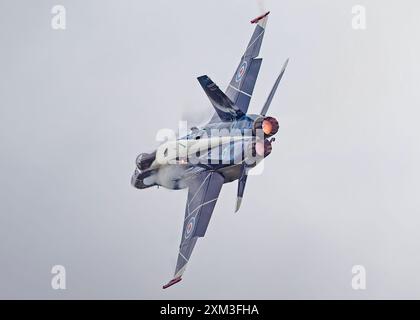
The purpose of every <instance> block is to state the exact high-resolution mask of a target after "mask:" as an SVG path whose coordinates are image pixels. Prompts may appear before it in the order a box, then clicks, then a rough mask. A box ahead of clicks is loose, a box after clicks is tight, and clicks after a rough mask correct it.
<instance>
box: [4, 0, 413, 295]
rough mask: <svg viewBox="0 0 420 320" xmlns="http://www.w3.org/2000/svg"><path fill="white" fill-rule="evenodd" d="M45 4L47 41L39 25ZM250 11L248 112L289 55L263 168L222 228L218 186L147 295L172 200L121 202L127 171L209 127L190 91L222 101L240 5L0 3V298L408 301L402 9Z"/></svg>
mask: <svg viewBox="0 0 420 320" xmlns="http://www.w3.org/2000/svg"><path fill="white" fill-rule="evenodd" d="M56 4H62V5H64V6H65V7H66V9H67V29H66V30H65V31H62V30H61V31H60V30H52V28H51V26H50V23H51V17H52V15H51V13H50V11H51V8H52V7H53V6H54V5H56ZM356 4H362V5H365V6H366V10H367V29H366V30H363V31H360V30H359V31H355V30H353V29H352V27H351V26H352V25H351V21H352V13H351V8H352V6H353V5H356ZM265 6H266V8H267V9H269V10H271V15H270V19H269V21H268V26H267V32H266V35H265V39H264V43H263V47H262V50H261V56H262V57H263V58H264V62H263V66H262V70H261V72H260V76H259V81H258V82H257V85H256V88H255V94H254V97H253V100H252V102H251V107H250V111H251V112H257V111H259V110H260V108H261V106H262V105H263V103H264V101H265V98H266V96H267V94H268V92H269V90H270V89H271V86H272V84H273V82H274V80H275V77H276V76H277V73H278V72H279V70H280V68H281V65H282V64H283V62H284V60H285V59H286V58H287V57H290V63H289V67H288V70H287V72H286V74H285V76H284V78H283V81H282V84H281V86H280V88H279V90H278V93H277V96H276V97H275V100H274V102H273V104H272V106H271V109H270V114H271V115H272V116H275V117H277V118H278V119H279V123H280V130H279V133H278V134H277V138H278V139H277V141H276V143H275V145H274V150H273V153H272V154H271V155H270V157H269V158H268V159H267V161H266V162H265V171H264V173H263V175H261V176H255V177H251V178H250V179H249V182H248V184H247V189H246V191H245V192H246V194H245V199H244V201H243V204H242V208H241V210H240V212H239V213H238V214H234V213H233V212H234V206H235V196H236V183H234V184H228V185H225V186H224V187H223V189H222V192H221V197H220V198H219V201H218V203H217V204H216V208H215V212H214V214H213V218H212V221H211V223H210V226H209V228H208V231H207V234H206V237H205V238H204V239H200V240H199V242H198V244H197V246H196V250H195V252H194V253H193V255H192V259H191V262H190V264H189V267H188V268H187V271H186V273H185V274H184V279H183V281H182V282H181V283H180V284H178V285H176V286H174V287H172V288H171V289H169V290H166V291H163V290H162V289H161V286H162V284H164V283H166V282H167V280H169V279H170V278H171V275H172V274H173V270H174V266H175V262H176V257H177V250H178V246H179V239H180V233H181V227H182V221H183V216H184V206H185V201H186V196H187V193H186V191H185V190H184V191H169V190H165V189H162V188H161V189H159V190H157V189H155V188H151V189H147V190H136V189H134V188H133V187H132V186H131V185H130V177H131V174H132V171H133V170H134V160H135V157H136V155H137V154H139V153H140V152H148V151H151V150H153V148H155V147H156V146H157V142H156V141H155V134H156V132H157V130H158V129H160V128H172V129H176V128H177V125H178V120H179V119H181V118H184V119H185V117H187V118H188V119H201V120H203V119H205V118H206V116H208V115H210V114H211V113H212V110H211V105H210V103H209V101H208V99H207V97H206V96H205V94H204V92H203V91H202V89H201V88H200V86H199V84H198V82H197V80H196V77H197V76H200V75H202V74H208V75H209V76H210V77H211V78H212V79H213V80H214V81H215V82H216V83H217V84H218V85H219V86H221V87H225V86H226V84H227V83H228V82H229V80H230V79H231V77H232V74H233V72H234V70H235V68H236V66H237V63H238V61H239V58H240V56H241V54H242V52H243V50H244V49H245V46H246V43H247V42H248V40H249V38H250V36H251V33H252V31H253V26H251V25H250V24H249V20H250V19H252V18H253V17H255V16H257V15H258V14H259V13H260V12H259V8H258V5H257V2H256V1H255V0H253V1H244V0H235V1H233V0H229V1H222V0H213V1H196V0H195V1H193V0H189V1H162V0H157V1H149V2H145V1H141V2H140V1H128V0H126V1H104V0H101V1H99V0H89V1H81V0H77V1H76V0H72V1H70V0H63V1H60V2H59V3H56V2H55V1H52V0H48V1H47V0H42V1H41V0H39V1H37V2H36V3H35V1H29V0H20V1H12V0H3V1H1V2H0V41H1V44H2V45H1V50H0V146H1V157H0V174H1V180H0V199H1V201H0V298H53V299H61V298H99V299H101V298H117V299H119V298H130V299H131V298H136V299H137V298H139V299H150V298H155V299H167V298H177V299H191V298H196V299H204V298H208V299H216V298H218V299H225V298H226V299H227V298H237V299H242V298H249V299H252V298H255V299H261V298H265V299H289V298H315V299H321V298H333V299H336V298H350V299H356V298H361V299H364V298H420V279H419V277H418V270H419V269H420V257H419V252H420V235H419V232H418V229H419V224H420V210H419V205H420V203H419V202H420V197H418V190H419V187H420V185H419V181H420V170H419V167H418V163H419V162H420V144H419V142H418V141H419V136H420V128H419V125H418V123H419V117H420V112H419V108H418V106H419V105H420V93H419V90H418V79H419V77H420V64H419V63H418V57H419V56H420V46H419V44H418V30H419V28H420V25H419V24H420V22H419V21H418V17H417V16H418V15H417V13H418V11H419V9H420V4H419V3H418V2H417V1H414V0H413V1H409V0H405V1H399V2H396V1H395V2H387V3H386V4H385V2H384V1H379V0H369V1H357V2H356V1H350V0H344V1H332V0H310V1H309V0H306V1H296V0H287V1H286V0H283V1H273V0H271V1H268V0H267V1H266V2H265ZM57 264H61V265H64V266H65V267H66V271H67V289H66V290H64V291H55V290H53V289H52V288H51V285H50V282H51V278H52V274H51V273H50V271H51V267H52V266H53V265H57ZM358 264H361V265H363V266H365V268H366V271H367V289H366V290H364V291H355V290H353V289H352V287H351V279H352V273H351V269H352V266H353V265H358Z"/></svg>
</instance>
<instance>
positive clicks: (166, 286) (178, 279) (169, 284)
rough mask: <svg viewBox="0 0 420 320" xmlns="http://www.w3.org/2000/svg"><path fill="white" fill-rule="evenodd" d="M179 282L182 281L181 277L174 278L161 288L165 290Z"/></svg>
mask: <svg viewBox="0 0 420 320" xmlns="http://www.w3.org/2000/svg"><path fill="white" fill-rule="evenodd" d="M181 280H182V278H181V277H177V278H174V279H172V280H171V281H169V282H168V283H167V284H165V285H164V286H163V287H162V289H167V288H169V287H171V286H173V285H174V284H176V283H178V282H180V281H181Z"/></svg>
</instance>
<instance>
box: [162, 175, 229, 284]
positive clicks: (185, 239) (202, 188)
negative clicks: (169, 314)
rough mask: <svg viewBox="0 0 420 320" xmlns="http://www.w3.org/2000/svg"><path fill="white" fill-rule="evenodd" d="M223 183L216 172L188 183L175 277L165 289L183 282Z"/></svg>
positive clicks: (195, 178)
mask: <svg viewBox="0 0 420 320" xmlns="http://www.w3.org/2000/svg"><path fill="white" fill-rule="evenodd" d="M223 183H224V177H223V176H222V175H221V174H219V173H217V172H214V171H203V172H200V173H199V174H197V175H195V176H194V177H193V178H192V179H191V180H190V182H189V183H188V184H189V188H188V199H187V205H186V208H185V218H184V227H183V229H182V237H181V244H180V246H179V253H178V260H177V263H176V268H175V275H174V278H173V279H172V280H171V281H169V282H168V284H166V285H164V286H163V288H164V289H166V288H168V287H170V286H172V285H173V284H175V283H177V282H179V281H181V277H182V274H183V273H184V271H185V268H186V266H187V263H188V260H189V259H190V257H191V253H192V251H193V249H194V246H195V243H196V242H197V240H198V238H201V237H204V235H205V233H206V230H207V226H208V224H209V222H210V218H211V215H212V213H213V209H214V206H215V205H216V201H217V199H218V197H219V193H220V190H221V188H222V185H223Z"/></svg>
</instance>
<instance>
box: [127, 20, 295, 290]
mask: <svg viewBox="0 0 420 320" xmlns="http://www.w3.org/2000/svg"><path fill="white" fill-rule="evenodd" d="M269 13H270V12H267V13H265V14H263V15H261V16H259V17H257V18H255V19H253V20H252V21H251V23H253V24H256V26H255V30H254V32H253V34H252V37H251V40H250V41H249V44H248V46H247V47H246V49H245V52H244V54H243V56H242V58H241V60H240V62H239V65H238V67H237V69H236V71H235V73H234V75H233V77H232V80H231V81H230V84H229V86H228V87H227V89H226V91H225V92H223V91H222V90H220V88H219V87H218V86H217V85H216V84H215V83H214V82H213V81H212V80H211V79H210V78H209V77H208V76H207V75H203V76H201V77H198V82H199V83H200V85H201V87H202V88H203V89H204V92H205V93H206V95H207V96H208V98H209V100H210V102H211V104H212V105H213V107H214V109H215V113H214V115H213V117H212V118H211V119H210V121H209V122H208V123H207V124H206V125H205V126H203V127H201V128H197V127H193V128H191V130H190V131H188V132H187V134H186V135H184V136H182V137H177V138H175V139H172V140H168V141H165V142H164V143H162V144H161V145H160V146H159V147H158V148H157V150H156V151H154V152H152V153H142V154H140V155H139V156H138V157H137V159H136V169H135V172H134V174H133V176H132V179H131V183H132V185H133V186H134V187H136V188H138V189H145V188H150V187H152V186H158V187H159V186H163V187H165V188H168V189H172V190H179V189H185V188H188V199H187V204H186V209H185V218H184V223H183V230H182V237H181V244H180V247H179V252H178V260H177V263H176V268H175V274H174V277H173V279H172V280H171V281H169V282H168V283H167V284H166V285H164V286H163V288H164V289H166V288H168V287H170V286H172V285H174V284H175V283H177V282H179V281H181V278H182V275H183V273H184V271H185V268H186V266H187V263H188V261H189V260H190V257H191V253H192V251H193V249H194V246H195V244H196V242H197V240H198V238H201V237H204V235H205V234H206V230H207V227H208V224H209V222H210V218H211V216H212V213H213V209H214V207H215V204H216V201H217V199H218V197H219V193H220V190H221V188H222V186H223V184H225V183H229V182H232V181H235V180H238V190H237V203H236V211H238V210H239V207H240V205H241V201H242V198H243V195H244V190H245V185H246V182H247V177H248V172H249V171H250V169H252V168H254V167H255V166H256V165H257V164H258V163H260V162H261V161H262V160H263V159H264V158H265V157H267V156H268V155H269V154H270V153H271V151H272V143H273V142H274V137H273V136H274V135H275V134H276V133H277V131H278V129H279V124H278V121H277V120H276V119H275V118H273V117H269V116H267V112H268V109H269V107H270V104H271V102H272V100H273V97H274V94H275V92H276V90H277V87H278V85H279V83H280V80H281V79H282V77H283V74H284V71H285V69H286V67H287V64H288V61H289V60H286V62H285V63H284V65H283V68H282V70H281V71H280V74H279V76H278V77H277V80H276V81H275V83H274V86H273V88H272V90H271V92H270V94H269V96H268V98H267V100H266V102H265V104H264V106H263V107H262V109H261V111H260V112H259V113H258V114H248V113H247V112H248V106H249V103H250V101H251V97H252V93H253V91H254V86H255V83H256V80H257V76H258V73H259V70H260V67H261V62H262V59H261V58H259V57H258V55H259V52H260V48H261V44H262V41H263V37H264V33H265V28H266V24H267V20H268V14H269Z"/></svg>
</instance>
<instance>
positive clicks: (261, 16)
mask: <svg viewBox="0 0 420 320" xmlns="http://www.w3.org/2000/svg"><path fill="white" fill-rule="evenodd" d="M269 14H270V11H268V12H266V13H264V14H262V15H260V16H259V17H256V18H255V19H254V20H251V23H257V22H258V21H260V20H261V19H264V18H265V17H266V16H268V15H269Z"/></svg>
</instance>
